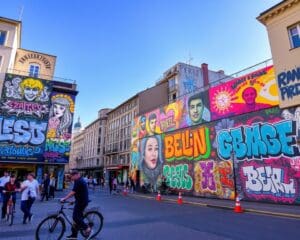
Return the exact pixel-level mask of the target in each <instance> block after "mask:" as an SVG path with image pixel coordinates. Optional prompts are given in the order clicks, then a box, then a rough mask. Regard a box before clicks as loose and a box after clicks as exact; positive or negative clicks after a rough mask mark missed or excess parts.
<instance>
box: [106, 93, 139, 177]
mask: <svg viewBox="0 0 300 240" xmlns="http://www.w3.org/2000/svg"><path fill="white" fill-rule="evenodd" d="M137 111H138V96H137V95H135V96H133V97H132V98H130V99H128V100H127V101H126V102H124V103H122V104H120V105H119V106H118V107H116V108H114V109H113V110H111V111H110V112H109V113H108V119H107V121H108V122H107V131H106V143H105V173H106V174H105V177H106V179H107V180H108V178H109V177H111V176H116V177H118V181H119V182H126V180H127V177H128V170H129V163H130V141H131V122H132V120H133V119H134V117H135V116H137Z"/></svg>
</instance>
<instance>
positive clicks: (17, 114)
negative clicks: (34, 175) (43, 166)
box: [0, 74, 76, 163]
mask: <svg viewBox="0 0 300 240" xmlns="http://www.w3.org/2000/svg"><path fill="white" fill-rule="evenodd" d="M75 95H76V93H75V92H74V94H72V93H59V92H55V91H53V82H52V81H49V80H43V79H37V78H32V77H24V76H19V75H14V74H6V77H5V81H4V84H3V90H2V97H1V101H0V161H6V162H7V161H18V162H36V163H38V162H39V163H41V162H52V163H67V162H68V159H69V152H70V144H71V131H72V120H73V113H74V104H75Z"/></svg>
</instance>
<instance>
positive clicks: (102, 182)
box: [100, 177, 104, 188]
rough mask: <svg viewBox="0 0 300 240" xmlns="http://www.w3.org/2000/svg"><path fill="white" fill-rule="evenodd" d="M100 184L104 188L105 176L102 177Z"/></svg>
mask: <svg viewBox="0 0 300 240" xmlns="http://www.w3.org/2000/svg"><path fill="white" fill-rule="evenodd" d="M100 185H101V187H102V188H104V178H103V177H101V178H100Z"/></svg>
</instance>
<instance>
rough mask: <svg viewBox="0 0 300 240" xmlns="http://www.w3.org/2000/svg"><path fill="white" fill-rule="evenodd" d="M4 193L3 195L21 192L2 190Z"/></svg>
mask: <svg viewBox="0 0 300 240" xmlns="http://www.w3.org/2000/svg"><path fill="white" fill-rule="evenodd" d="M2 192H3V193H17V192H19V191H17V190H16V191H6V190H2Z"/></svg>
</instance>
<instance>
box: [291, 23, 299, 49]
mask: <svg viewBox="0 0 300 240" xmlns="http://www.w3.org/2000/svg"><path fill="white" fill-rule="evenodd" d="M288 31H289V36H290V42H291V47H292V48H297V47H300V23H297V24H296V25H293V26H291V27H289V29H288Z"/></svg>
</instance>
